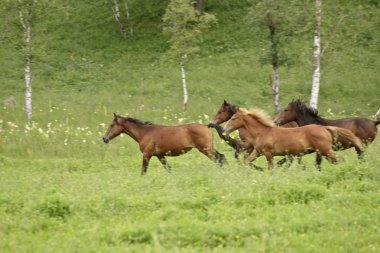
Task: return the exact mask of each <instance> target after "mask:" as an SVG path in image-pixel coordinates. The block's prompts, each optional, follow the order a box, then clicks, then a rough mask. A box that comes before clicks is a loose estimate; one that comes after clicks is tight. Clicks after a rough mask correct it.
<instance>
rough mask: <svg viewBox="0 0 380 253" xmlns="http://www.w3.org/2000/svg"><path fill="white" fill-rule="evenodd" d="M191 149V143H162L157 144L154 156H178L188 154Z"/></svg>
mask: <svg viewBox="0 0 380 253" xmlns="http://www.w3.org/2000/svg"><path fill="white" fill-rule="evenodd" d="M192 148H193V145H192V144H191V143H187V142H183V141H182V142H181V141H173V142H169V141H163V142H161V143H157V144H156V147H155V152H154V154H155V155H164V156H179V155H182V154H185V153H187V152H189V151H190V150H191V149H192Z"/></svg>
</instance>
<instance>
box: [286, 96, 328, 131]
mask: <svg viewBox="0 0 380 253" xmlns="http://www.w3.org/2000/svg"><path fill="white" fill-rule="evenodd" d="M290 104H291V106H292V107H294V108H295V109H296V112H297V114H298V115H299V116H300V117H302V118H303V121H305V123H308V124H315V123H316V124H318V125H328V122H327V121H326V120H325V119H324V118H322V117H321V116H320V115H319V114H318V110H317V109H315V108H312V107H310V106H307V105H306V104H305V103H304V102H302V101H301V100H299V99H297V100H293V101H292V102H291V103H290Z"/></svg>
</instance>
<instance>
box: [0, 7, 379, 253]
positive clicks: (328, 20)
mask: <svg viewBox="0 0 380 253" xmlns="http://www.w3.org/2000/svg"><path fill="white" fill-rule="evenodd" d="M37 2H38V4H37V5H36V6H37V7H39V8H40V9H39V11H37V12H36V15H35V17H36V19H35V20H34V21H35V23H34V24H33V29H32V41H31V43H32V64H31V71H32V79H33V118H32V120H31V121H28V120H26V117H25V109H24V86H25V83H24V66H23V64H24V51H23V41H22V31H21V30H22V29H21V27H20V24H19V17H18V10H17V8H16V7H15V5H14V4H13V1H5V2H4V3H2V4H1V5H0V14H1V16H2V17H3V20H2V21H3V22H0V30H1V31H2V33H1V34H0V66H1V68H0V99H1V102H2V101H3V100H4V99H5V98H7V97H9V96H14V97H15V101H16V104H15V105H5V104H3V103H1V105H0V252H334V253H335V252H379V251H380V229H379V224H380V170H379V169H380V168H379V164H380V156H379V153H380V139H379V137H377V139H376V140H375V141H374V142H373V143H372V144H371V145H369V146H368V147H367V149H366V151H365V159H364V160H362V161H360V160H358V159H357V158H356V154H355V152H354V150H346V151H342V152H337V155H338V160H339V163H338V164H337V165H331V164H329V163H328V162H327V161H326V160H324V161H323V163H322V169H321V171H318V170H316V168H315V166H314V159H315V156H314V155H307V156H305V157H303V159H302V163H301V164H298V163H297V162H294V163H293V164H292V165H291V166H290V167H289V168H288V169H285V168H276V169H274V170H272V171H268V170H263V171H259V170H255V169H253V168H251V167H249V166H246V165H244V164H243V163H242V162H241V161H240V162H239V161H236V160H235V159H234V157H233V150H231V148H229V147H228V146H227V145H226V144H225V143H223V142H222V141H221V140H220V139H219V137H218V136H217V134H216V133H215V132H214V137H215V138H214V143H215V146H216V147H217V149H218V150H219V151H220V152H222V153H224V154H225V155H226V158H227V160H228V165H226V166H225V167H224V168H220V167H219V166H217V165H216V164H214V163H213V162H212V161H210V160H209V159H208V158H206V157H205V156H203V155H201V154H200V153H199V152H198V151H196V150H194V151H191V152H189V153H187V154H185V155H183V156H180V157H175V158H170V157H169V158H168V162H169V163H170V164H171V166H172V173H168V172H166V171H165V170H164V169H163V167H162V165H161V164H160V163H159V161H158V160H157V159H155V158H152V160H151V162H150V165H149V169H148V173H147V175H146V176H144V177H142V176H141V175H140V172H141V171H140V169H141V163H142V156H141V153H140V151H139V148H138V145H137V143H136V142H135V141H134V140H132V139H131V138H130V137H128V136H125V135H122V136H120V137H118V138H116V139H114V140H112V141H111V142H110V143H109V144H107V145H106V144H104V143H103V141H102V139H101V137H102V135H103V134H104V133H105V131H106V129H107V127H108V125H109V124H110V123H111V121H112V119H113V116H112V113H113V112H115V113H118V114H121V115H129V116H131V117H135V118H139V119H141V120H144V121H152V122H154V123H158V124H168V125H174V124H181V123H189V122H199V123H204V124H207V123H209V122H210V120H211V119H212V117H213V115H214V114H215V113H216V110H217V109H218V108H219V106H220V105H221V103H222V102H223V100H224V99H226V100H228V101H229V102H231V103H233V104H237V105H240V106H243V107H246V108H251V107H258V108H262V109H264V110H265V111H267V112H268V113H269V114H272V113H273V103H272V90H271V87H270V82H271V79H270V78H271V66H270V65H268V64H264V63H263V62H262V58H263V57H264V54H263V52H264V51H265V50H266V49H267V46H268V45H267V44H268V42H267V41H266V33H265V31H260V30H258V29H256V28H254V29H252V27H249V26H247V24H246V23H245V21H244V20H245V16H246V15H247V10H248V8H249V7H250V5H251V3H250V2H251V1H243V0H242V1H235V0H223V1H219V0H218V1H216V0H208V1H204V2H205V10H206V11H208V12H210V13H213V14H215V15H216V17H217V19H218V24H217V26H216V27H214V28H213V29H212V30H210V31H208V32H206V33H205V35H204V38H203V40H202V43H201V45H200V48H201V51H200V52H199V53H198V55H195V56H193V57H192V58H190V59H189V62H188V65H186V70H187V79H188V91H189V104H188V110H187V111H186V112H184V111H183V110H182V86H181V79H180V69H179V67H178V66H176V65H168V64H167V63H164V62H162V61H161V60H160V59H161V57H162V55H163V54H164V53H165V51H166V50H167V49H168V44H167V39H168V38H167V37H165V36H163V35H162V19H161V17H162V15H163V13H164V11H165V7H166V4H167V3H168V1H156V0H130V1H128V4H130V10H131V15H132V19H133V21H134V35H133V36H131V37H130V38H129V39H128V40H124V39H123V38H122V37H121V36H120V35H119V33H118V28H117V25H116V23H115V21H114V17H113V15H112V11H111V8H110V3H109V2H108V1H101V0H97V1H76V0H67V1H37ZM256 2H257V1H256ZM305 3H306V2H305ZM358 3H360V4H358ZM40 4H41V5H40ZM41 6H42V7H46V8H41ZM48 7H49V8H48ZM46 10H49V11H46ZM323 13H324V14H323V15H324V16H323V22H322V27H323V29H322V43H326V42H327V41H328V45H329V47H328V49H327V50H326V51H325V53H324V56H323V58H322V62H321V90H320V98H319V107H318V109H319V112H320V114H321V115H322V116H324V117H326V118H342V117H351V116H360V117H367V118H370V119H374V114H375V113H376V111H377V110H378V109H379V105H380V103H379V102H380V100H379V92H378V87H379V86H380V76H379V75H378V74H377V73H378V67H379V66H380V58H379V57H378V55H379V48H380V47H379V45H380V36H379V35H380V33H379V32H378V31H379V26H378V24H379V20H378V17H379V15H378V14H379V13H380V9H379V5H378V4H377V2H376V1H366V0H358V1H352V2H351V1H339V4H336V2H335V1H330V2H325V4H324V10H323ZM341 17H343V18H342V19H343V21H342V22H341V23H339V26H337V25H336V24H337V22H338V21H339V18H341ZM305 29H306V28H305ZM303 32H304V33H300V34H297V33H296V34H293V35H291V36H292V37H291V39H290V40H289V42H288V44H287V45H286V47H285V48H282V49H283V50H284V51H285V52H286V53H287V55H288V56H289V57H290V58H291V61H288V62H287V63H286V64H283V65H281V67H280V81H281V84H280V95H281V105H282V107H284V106H285V105H286V104H287V103H288V102H290V101H291V100H292V99H298V98H300V99H301V100H304V101H306V102H307V101H308V99H309V95H310V86H311V75H312V58H311V54H312V50H311V49H312V46H311V41H312V33H305V31H303ZM324 45H325V44H324ZM278 159H280V158H276V160H278ZM256 164H257V165H259V166H261V167H266V161H265V159H263V158H259V159H258V160H257V162H256Z"/></svg>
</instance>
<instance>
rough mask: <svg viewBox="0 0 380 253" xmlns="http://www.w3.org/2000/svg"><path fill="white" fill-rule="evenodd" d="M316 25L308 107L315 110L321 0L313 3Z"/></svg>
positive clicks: (318, 83)
mask: <svg viewBox="0 0 380 253" xmlns="http://www.w3.org/2000/svg"><path fill="white" fill-rule="evenodd" d="M315 7H316V10H315V15H316V24H315V30H314V51H313V81H312V85H311V96H310V106H311V107H312V108H315V109H317V107H318V95H319V85H320V75H321V74H320V62H321V37H320V32H321V9H322V0H316V1H315Z"/></svg>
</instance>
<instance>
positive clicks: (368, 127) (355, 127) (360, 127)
mask: <svg viewBox="0 0 380 253" xmlns="http://www.w3.org/2000/svg"><path fill="white" fill-rule="evenodd" d="M274 121H275V123H276V124H277V125H283V124H286V123H287V122H291V121H295V122H297V124H298V125H300V126H305V125H309V124H317V125H323V126H337V127H341V128H345V129H348V130H350V131H351V132H352V133H353V134H355V135H356V136H357V137H359V139H360V140H361V141H362V142H363V143H365V144H368V143H371V142H372V141H373V140H374V139H375V137H376V134H377V127H376V126H377V125H378V124H380V119H378V120H377V121H372V120H369V119H366V118H358V117H354V118H343V119H337V120H330V119H325V118H322V117H320V116H319V115H318V111H317V110H316V109H313V108H311V107H309V106H307V105H306V104H304V103H303V102H301V101H300V100H299V99H298V100H295V101H292V102H290V103H289V104H288V105H287V107H286V108H285V109H284V110H283V111H281V112H280V113H279V114H278V115H277V116H276V118H275V120H274ZM338 142H339V143H340V146H341V148H343V149H347V148H351V147H353V145H352V144H351V143H350V142H346V141H345V140H344V139H342V140H341V138H338ZM355 150H356V152H357V154H358V156H359V157H360V156H361V154H362V152H363V151H362V150H361V149H358V148H356V147H355Z"/></svg>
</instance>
